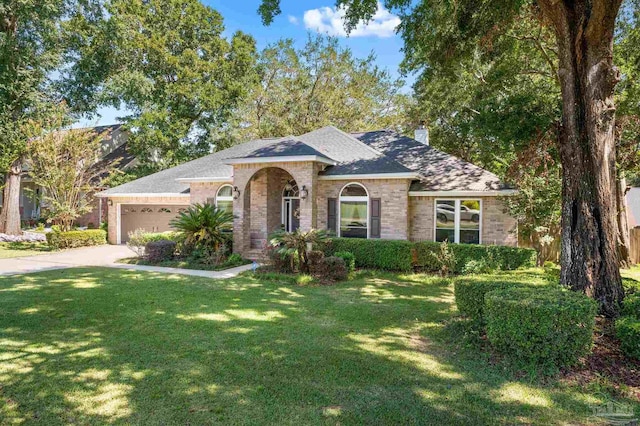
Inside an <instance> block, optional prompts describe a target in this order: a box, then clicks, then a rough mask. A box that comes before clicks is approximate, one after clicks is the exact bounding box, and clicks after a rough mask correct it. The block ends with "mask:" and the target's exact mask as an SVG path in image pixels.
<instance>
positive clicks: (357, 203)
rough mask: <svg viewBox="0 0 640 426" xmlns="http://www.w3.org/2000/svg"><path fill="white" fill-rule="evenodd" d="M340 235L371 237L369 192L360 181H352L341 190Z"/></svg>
mask: <svg viewBox="0 0 640 426" xmlns="http://www.w3.org/2000/svg"><path fill="white" fill-rule="evenodd" d="M339 218H340V224H339V230H340V237H344V238H368V237H369V194H368V193H367V190H366V189H365V187H364V186H362V185H360V184H359V183H350V184H348V185H346V186H345V187H344V188H342V191H340V213H339Z"/></svg>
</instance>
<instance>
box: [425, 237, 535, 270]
mask: <svg viewBox="0 0 640 426" xmlns="http://www.w3.org/2000/svg"><path fill="white" fill-rule="evenodd" d="M449 247H450V248H451V250H452V251H453V255H454V257H455V261H456V264H455V268H454V271H453V272H455V273H457V274H459V273H462V272H464V270H465V267H466V266H467V264H469V263H477V262H482V263H483V265H486V267H487V268H488V269H493V270H499V271H511V270H513V269H518V268H522V267H533V266H535V265H536V252H535V250H533V249H528V248H520V247H509V246H496V245H482V244H451V245H450V246H449ZM439 250H440V243H436V242H433V241H422V242H418V243H414V251H415V253H414V256H413V258H414V267H415V268H416V269H418V270H423V271H427V272H434V271H437V270H438V265H437V263H436V262H434V256H433V254H435V253H437V252H438V251H439ZM432 253H433V254H432Z"/></svg>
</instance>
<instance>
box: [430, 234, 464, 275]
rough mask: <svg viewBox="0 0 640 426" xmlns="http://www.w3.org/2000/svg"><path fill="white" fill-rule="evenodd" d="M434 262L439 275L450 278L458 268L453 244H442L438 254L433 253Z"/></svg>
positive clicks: (446, 242) (444, 242)
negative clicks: (452, 247)
mask: <svg viewBox="0 0 640 426" xmlns="http://www.w3.org/2000/svg"><path fill="white" fill-rule="evenodd" d="M431 257H432V258H433V262H434V264H435V265H436V267H437V269H438V273H439V274H440V276H442V277H448V276H449V275H450V274H451V272H453V270H455V267H456V257H455V255H454V253H453V250H451V244H449V242H448V241H443V242H441V243H440V250H439V251H437V252H436V253H433V252H431ZM465 267H466V265H465Z"/></svg>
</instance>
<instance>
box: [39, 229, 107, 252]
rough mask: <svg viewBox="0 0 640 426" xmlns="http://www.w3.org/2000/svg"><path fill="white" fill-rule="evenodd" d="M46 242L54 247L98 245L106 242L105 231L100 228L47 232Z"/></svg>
mask: <svg viewBox="0 0 640 426" xmlns="http://www.w3.org/2000/svg"><path fill="white" fill-rule="evenodd" d="M47 243H48V244H49V245H50V246H51V248H54V249H68V248H75V247H86V246H98V245H102V244H106V243H107V233H106V232H105V231H103V230H101V229H88V230H86V231H67V232H49V233H47Z"/></svg>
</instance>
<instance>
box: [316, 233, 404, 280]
mask: <svg viewBox="0 0 640 426" xmlns="http://www.w3.org/2000/svg"><path fill="white" fill-rule="evenodd" d="M413 245H414V243H412V242H410V241H403V240H376V239H364V238H333V239H331V240H330V241H329V243H328V244H327V245H326V248H325V252H324V254H325V255H326V256H333V255H335V253H337V252H343V251H348V252H350V253H352V254H353V255H354V256H355V258H356V266H357V267H358V268H369V269H383V270H387V271H401V272H409V271H411V270H413V263H412V261H411V249H412V247H413Z"/></svg>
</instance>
